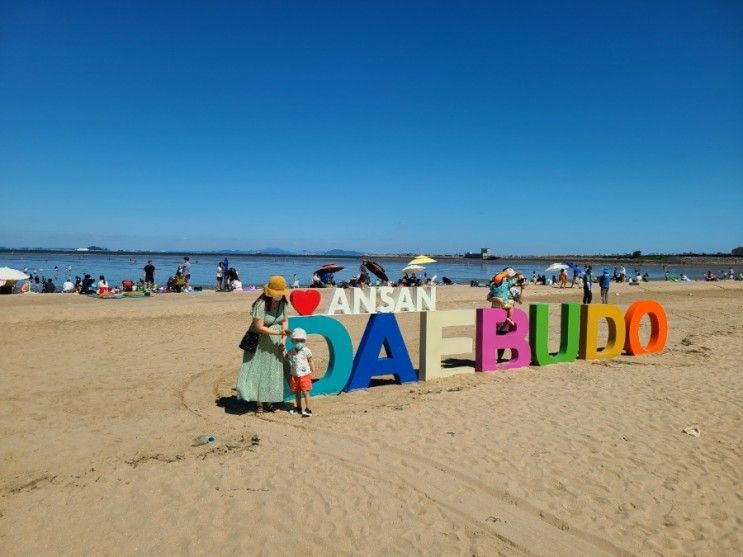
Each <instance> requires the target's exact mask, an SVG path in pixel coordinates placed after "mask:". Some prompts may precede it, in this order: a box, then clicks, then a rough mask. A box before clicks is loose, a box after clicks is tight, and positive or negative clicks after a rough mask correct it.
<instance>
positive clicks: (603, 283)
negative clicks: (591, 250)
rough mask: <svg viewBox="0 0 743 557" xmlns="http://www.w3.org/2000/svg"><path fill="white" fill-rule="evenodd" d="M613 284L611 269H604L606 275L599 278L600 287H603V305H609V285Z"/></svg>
mask: <svg viewBox="0 0 743 557" xmlns="http://www.w3.org/2000/svg"><path fill="white" fill-rule="evenodd" d="M610 284H611V275H609V269H606V268H605V269H604V274H603V275H601V276H600V277H599V286H600V287H601V303H602V304H608V303H609V285H610Z"/></svg>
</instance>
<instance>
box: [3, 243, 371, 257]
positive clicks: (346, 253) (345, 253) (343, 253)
mask: <svg viewBox="0 0 743 557" xmlns="http://www.w3.org/2000/svg"><path fill="white" fill-rule="evenodd" d="M0 252H20V253H23V252H31V253H34V252H35V253H70V252H76V253H79V252H86V253H96V252H98V253H100V252H105V253H108V254H120V255H130V254H154V253H161V254H178V255H181V254H183V255H188V254H210V255H213V254H217V255H219V254H232V255H285V256H327V257H361V256H363V255H364V253H363V252H360V251H353V250H344V249H331V250H327V251H310V250H300V251H290V250H285V249H282V248H263V249H258V250H236V249H224V250H194V251H182V250H109V249H107V248H101V247H97V246H91V247H90V248H41V247H34V248H7V247H0Z"/></svg>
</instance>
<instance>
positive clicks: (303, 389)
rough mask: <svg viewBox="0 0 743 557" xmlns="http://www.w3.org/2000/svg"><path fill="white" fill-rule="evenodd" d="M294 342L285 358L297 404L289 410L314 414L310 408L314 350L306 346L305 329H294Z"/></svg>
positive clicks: (305, 414) (304, 414)
mask: <svg viewBox="0 0 743 557" xmlns="http://www.w3.org/2000/svg"><path fill="white" fill-rule="evenodd" d="M291 339H292V344H293V345H294V346H293V348H292V349H291V350H289V352H286V353H285V354H284V358H285V359H286V360H287V361H288V362H289V387H291V390H292V392H293V393H294V400H295V402H296V405H295V406H294V408H293V409H291V410H290V411H289V413H290V414H301V415H302V417H303V418H309V417H311V416H312V408H310V391H311V390H312V376H313V375H314V373H315V364H314V362H313V361H312V352H311V351H310V349H309V348H307V347H306V346H305V341H306V340H307V333H306V332H305V330H304V329H294V330H293V331H292V336H291ZM303 395H304V410H302V396H303Z"/></svg>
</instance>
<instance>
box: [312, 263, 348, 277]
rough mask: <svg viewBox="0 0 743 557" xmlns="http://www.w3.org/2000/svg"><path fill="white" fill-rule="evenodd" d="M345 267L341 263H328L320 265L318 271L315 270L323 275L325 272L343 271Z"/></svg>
mask: <svg viewBox="0 0 743 557" xmlns="http://www.w3.org/2000/svg"><path fill="white" fill-rule="evenodd" d="M342 270H343V267H342V266H341V265H336V264H335V263H326V264H325V265H323V266H322V267H320V268H319V269H318V270H317V271H315V272H316V273H317V274H318V275H321V274H323V273H337V272H338V271H342Z"/></svg>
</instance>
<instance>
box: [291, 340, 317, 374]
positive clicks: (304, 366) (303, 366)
mask: <svg viewBox="0 0 743 557" xmlns="http://www.w3.org/2000/svg"><path fill="white" fill-rule="evenodd" d="M311 357H312V351H311V350H310V349H309V348H307V347H306V346H305V347H304V348H302V349H301V350H297V349H296V348H292V349H291V350H290V351H289V373H290V374H291V375H293V376H294V377H304V376H305V375H309V374H310V373H312V369H311V368H310V358H311Z"/></svg>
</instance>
